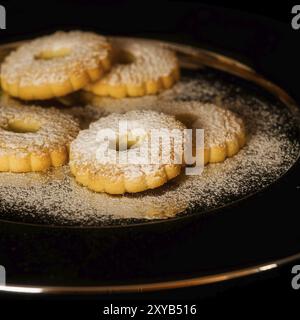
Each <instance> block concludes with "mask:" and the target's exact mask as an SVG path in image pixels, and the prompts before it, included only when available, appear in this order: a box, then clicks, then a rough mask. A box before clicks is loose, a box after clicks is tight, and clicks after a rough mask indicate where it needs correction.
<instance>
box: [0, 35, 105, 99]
mask: <svg viewBox="0 0 300 320" xmlns="http://www.w3.org/2000/svg"><path fill="white" fill-rule="evenodd" d="M110 56H111V46H110V44H109V43H108V42H107V40H106V38H104V37H102V36H100V35H97V34H94V33H90V32H81V31H70V32H56V33H54V34H52V35H49V36H44V37H41V38H37V39H35V40H32V41H30V42H28V43H25V44H24V45H21V46H20V47H19V48H17V49H16V50H15V51H13V52H11V53H10V54H9V55H8V56H7V57H6V58H5V60H4V62H3V64H2V66H1V86H2V88H3V90H4V91H6V92H7V93H8V94H9V95H11V96H14V97H18V98H21V99H24V100H34V99H36V100H43V99H50V98H53V97H60V96H64V95H66V94H68V93H70V92H73V91H76V90H78V89H81V88H83V87H84V86H85V85H87V84H88V83H89V82H93V81H96V80H98V79H99V78H100V77H101V76H102V75H103V73H104V71H107V70H108V69H109V68H110V59H111V58H110Z"/></svg>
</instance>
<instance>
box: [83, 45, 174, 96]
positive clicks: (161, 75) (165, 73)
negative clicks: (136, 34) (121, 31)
mask: <svg viewBox="0 0 300 320" xmlns="http://www.w3.org/2000/svg"><path fill="white" fill-rule="evenodd" d="M113 47H114V51H115V57H116V64H115V65H114V66H113V67H112V69H111V70H110V71H109V72H108V73H107V74H106V75H105V76H104V77H103V78H101V79H100V80H99V81H97V82H95V83H91V84H88V85H87V86H86V87H85V90H87V91H91V92H93V93H94V94H96V95H100V96H111V97H114V98H124V97H126V96H129V97H137V96H144V95H149V94H157V93H158V92H160V91H161V90H164V89H168V88H170V87H172V86H173V84H174V83H175V82H176V81H178V79H179V63H178V60H177V58H176V55H175V53H174V52H172V51H170V50H169V49H166V48H163V47H162V46H160V45H157V44H154V43H153V44H151V43H147V42H144V41H142V40H136V41H132V40H115V41H114V42H113Z"/></svg>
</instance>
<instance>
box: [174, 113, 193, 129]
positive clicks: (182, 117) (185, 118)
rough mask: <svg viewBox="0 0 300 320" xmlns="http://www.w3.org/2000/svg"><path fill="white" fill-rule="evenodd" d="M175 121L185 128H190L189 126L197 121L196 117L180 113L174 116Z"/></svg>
mask: <svg viewBox="0 0 300 320" xmlns="http://www.w3.org/2000/svg"><path fill="white" fill-rule="evenodd" d="M175 118H176V120H178V121H180V122H182V123H183V124H184V125H185V126H186V127H188V128H190V127H191V125H192V124H193V123H194V122H195V121H196V120H198V117H197V116H196V115H194V114H191V113H180V114H177V115H176V116H175Z"/></svg>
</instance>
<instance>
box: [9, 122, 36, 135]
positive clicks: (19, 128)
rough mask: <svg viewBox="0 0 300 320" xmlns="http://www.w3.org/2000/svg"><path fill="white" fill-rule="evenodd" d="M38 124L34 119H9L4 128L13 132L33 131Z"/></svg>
mask: <svg viewBox="0 0 300 320" xmlns="http://www.w3.org/2000/svg"><path fill="white" fill-rule="evenodd" d="M39 129H40V125H39V124H38V123H37V122H34V121H24V120H12V121H9V122H8V124H7V126H6V128H5V130H7V131H11V132H15V133H35V132H37V131H38V130H39Z"/></svg>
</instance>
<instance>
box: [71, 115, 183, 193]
mask: <svg viewBox="0 0 300 320" xmlns="http://www.w3.org/2000/svg"><path fill="white" fill-rule="evenodd" d="M122 121H123V122H124V121H126V123H127V124H128V125H127V129H126V130H125V131H123V132H120V130H119V125H120V123H121V122H122ZM162 128H163V129H164V130H165V129H167V130H174V129H175V131H174V132H173V131H172V140H171V141H173V142H172V143H171V145H172V147H170V148H169V150H168V149H165V148H163V147H162V144H160V140H156V139H155V136H152V134H153V133H154V134H158V132H156V133H155V132H153V130H155V129H156V130H161V129H162ZM184 128H185V126H184V125H183V124H182V123H180V122H179V121H177V120H176V119H175V118H174V117H173V116H170V115H165V114H163V113H159V112H155V111H130V112H127V113H125V114H111V115H109V116H107V117H104V118H100V119H99V120H98V121H96V122H94V123H92V124H91V125H90V127H89V129H87V130H83V131H81V132H80V133H79V135H78V137H77V138H76V139H75V140H74V141H73V142H72V143H71V147H70V168H71V172H72V173H73V174H74V176H75V178H76V181H77V182H79V183H80V184H82V185H84V186H87V187H88V188H89V189H91V190H93V191H96V192H106V193H110V194H123V193H125V192H132V193H134V192H141V191H144V190H147V189H154V188H157V187H159V186H161V185H163V184H165V183H166V182H167V181H168V180H170V179H173V178H175V177H176V176H178V175H179V174H180V171H181V166H182V165H181V163H182V159H180V160H179V161H178V162H177V160H176V159H179V158H180V156H181V155H180V154H178V153H176V149H175V148H174V147H173V146H174V143H175V142H174V141H176V142H178V141H182V142H181V146H182V144H183V129H184ZM106 130H110V132H112V133H113V134H114V137H112V138H111V140H110V139H108V140H101V139H103V138H104V135H106V134H107V131H106ZM141 130H142V132H141ZM150 136H151V137H150ZM156 137H157V136H156ZM169 137H170V136H169ZM99 138H100V141H99ZM168 139H169V138H168ZM116 140H118V141H121V140H123V141H124V140H127V141H126V144H125V148H124V144H123V148H120V145H119V144H118V141H116ZM150 140H151V142H149V141H150ZM169 141H170V140H169ZM111 142H113V144H112V145H111ZM149 143H151V148H152V147H153V149H151V148H150V149H151V152H150V153H151V155H150V154H149ZM179 143H180V142H179ZM117 146H119V149H118V147H117ZM154 150H158V152H157V153H156V152H155V151H154ZM137 154H138V156H137V157H138V158H134V157H136V155H137ZM149 156H150V157H151V158H150V157H149ZM121 159H125V161H124V162H123V160H121ZM127 159H136V160H137V162H132V161H126V160H127ZM116 160H118V161H116Z"/></svg>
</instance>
